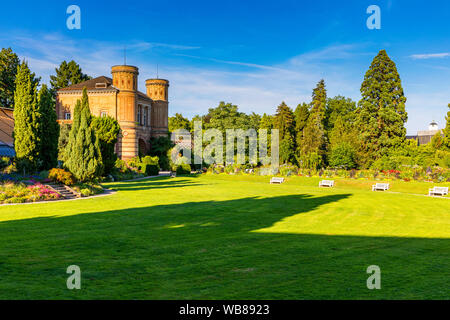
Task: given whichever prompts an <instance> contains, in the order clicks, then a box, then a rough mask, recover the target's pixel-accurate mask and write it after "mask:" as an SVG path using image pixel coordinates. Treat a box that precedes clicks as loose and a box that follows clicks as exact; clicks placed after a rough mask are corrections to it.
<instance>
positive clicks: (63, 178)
mask: <svg viewBox="0 0 450 320" xmlns="http://www.w3.org/2000/svg"><path fill="white" fill-rule="evenodd" d="M48 178H49V179H50V180H52V181H55V182H57V183H62V184H65V185H68V186H70V185H73V184H74V183H75V178H74V176H73V175H72V174H71V173H70V172H68V171H66V170H64V169H58V168H53V169H51V170H50V172H49V173H48Z"/></svg>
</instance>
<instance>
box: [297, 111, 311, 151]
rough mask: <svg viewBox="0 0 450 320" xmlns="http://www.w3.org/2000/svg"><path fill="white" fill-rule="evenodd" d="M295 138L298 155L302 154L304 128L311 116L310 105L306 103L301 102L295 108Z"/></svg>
mask: <svg viewBox="0 0 450 320" xmlns="http://www.w3.org/2000/svg"><path fill="white" fill-rule="evenodd" d="M294 114H295V140H296V145H297V157H299V156H300V154H301V146H302V139H303V129H304V128H305V126H306V124H307V122H308V117H309V106H308V104H306V103H302V104H299V105H298V106H297V108H296V109H295V112H294Z"/></svg>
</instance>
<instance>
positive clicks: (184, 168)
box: [176, 163, 191, 174]
mask: <svg viewBox="0 0 450 320" xmlns="http://www.w3.org/2000/svg"><path fill="white" fill-rule="evenodd" d="M176 172H177V174H190V173H191V166H190V165H188V164H186V163H182V164H179V165H177V167H176Z"/></svg>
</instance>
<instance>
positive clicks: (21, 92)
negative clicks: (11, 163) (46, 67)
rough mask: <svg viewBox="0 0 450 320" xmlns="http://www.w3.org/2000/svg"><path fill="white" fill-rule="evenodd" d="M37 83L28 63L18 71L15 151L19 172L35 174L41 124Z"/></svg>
mask: <svg viewBox="0 0 450 320" xmlns="http://www.w3.org/2000/svg"><path fill="white" fill-rule="evenodd" d="M36 86H37V85H36V83H35V82H33V79H32V74H31V72H30V69H29V68H28V65H27V63H26V62H22V63H21V64H20V65H19V67H18V69H17V76H16V89H15V91H14V101H15V108H14V132H13V137H14V149H15V151H16V163H17V168H18V169H19V171H27V172H33V171H35V170H37V169H38V167H39V166H40V161H39V160H40V151H41V141H40V136H39V133H40V123H41V119H40V118H41V117H40V113H39V106H38V99H37V90H36Z"/></svg>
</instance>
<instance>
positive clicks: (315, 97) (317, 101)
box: [311, 79, 327, 124]
mask: <svg viewBox="0 0 450 320" xmlns="http://www.w3.org/2000/svg"><path fill="white" fill-rule="evenodd" d="M326 105H327V90H326V88H325V80H323V79H322V80H320V81H319V82H318V83H317V86H316V88H314V89H313V93H312V101H311V114H316V115H318V117H319V119H320V121H321V122H322V124H324V123H323V122H324V121H325V112H326Z"/></svg>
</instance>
